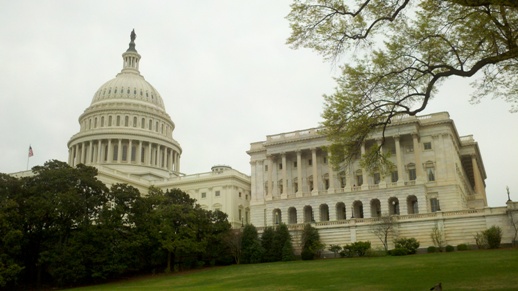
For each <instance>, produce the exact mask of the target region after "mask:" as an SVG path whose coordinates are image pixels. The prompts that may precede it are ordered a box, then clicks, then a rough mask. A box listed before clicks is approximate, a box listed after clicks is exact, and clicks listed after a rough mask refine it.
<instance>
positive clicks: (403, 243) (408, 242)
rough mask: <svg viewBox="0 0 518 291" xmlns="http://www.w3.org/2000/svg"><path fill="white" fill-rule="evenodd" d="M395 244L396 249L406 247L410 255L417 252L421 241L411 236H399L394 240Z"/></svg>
mask: <svg viewBox="0 0 518 291" xmlns="http://www.w3.org/2000/svg"><path fill="white" fill-rule="evenodd" d="M394 244H395V247H396V249H406V250H407V254H408V255H412V254H415V253H416V252H417V249H418V248H419V242H418V241H417V240H416V239H415V238H413V237H411V238H404V237H402V238H398V239H396V240H394Z"/></svg>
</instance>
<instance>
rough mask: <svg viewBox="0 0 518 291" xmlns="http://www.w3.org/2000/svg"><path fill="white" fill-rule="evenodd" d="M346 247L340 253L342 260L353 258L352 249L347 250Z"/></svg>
mask: <svg viewBox="0 0 518 291" xmlns="http://www.w3.org/2000/svg"><path fill="white" fill-rule="evenodd" d="M345 247H346V246H344V247H343V249H342V251H340V253H339V254H340V257H341V258H352V257H353V255H354V254H353V253H352V252H351V250H350V249H346V248H345Z"/></svg>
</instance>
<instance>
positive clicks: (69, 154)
mask: <svg viewBox="0 0 518 291" xmlns="http://www.w3.org/2000/svg"><path fill="white" fill-rule="evenodd" d="M72 153H73V151H72V147H69V148H68V164H69V165H70V166H73V165H72Z"/></svg>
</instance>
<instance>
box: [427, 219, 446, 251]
mask: <svg viewBox="0 0 518 291" xmlns="http://www.w3.org/2000/svg"><path fill="white" fill-rule="evenodd" d="M430 237H431V238H432V241H433V244H434V245H435V246H436V247H437V249H439V252H442V250H443V249H444V246H445V245H446V241H444V232H443V231H442V229H441V228H439V226H438V225H435V226H434V227H433V228H432V233H431V234H430Z"/></svg>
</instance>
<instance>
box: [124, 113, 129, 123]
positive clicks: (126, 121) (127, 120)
mask: <svg viewBox="0 0 518 291" xmlns="http://www.w3.org/2000/svg"><path fill="white" fill-rule="evenodd" d="M124 126H129V116H127V115H126V116H124Z"/></svg>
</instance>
